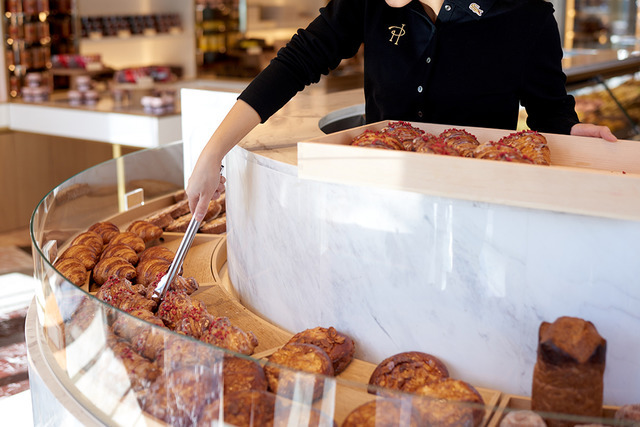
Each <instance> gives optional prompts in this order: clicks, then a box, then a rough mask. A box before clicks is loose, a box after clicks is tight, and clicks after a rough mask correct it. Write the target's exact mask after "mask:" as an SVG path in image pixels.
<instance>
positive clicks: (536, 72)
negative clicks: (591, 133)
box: [521, 7, 579, 135]
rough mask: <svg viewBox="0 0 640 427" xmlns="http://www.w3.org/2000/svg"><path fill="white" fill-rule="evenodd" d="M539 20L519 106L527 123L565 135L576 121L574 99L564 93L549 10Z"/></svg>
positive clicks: (559, 49)
mask: <svg viewBox="0 0 640 427" xmlns="http://www.w3.org/2000/svg"><path fill="white" fill-rule="evenodd" d="M549 9H550V12H549V13H548V14H547V15H546V18H545V19H544V22H540V26H539V29H540V32H539V33H538V34H537V36H536V37H537V39H536V40H535V41H534V42H533V43H532V48H531V52H528V55H526V58H527V60H526V61H527V63H526V64H524V65H525V67H524V69H525V72H524V76H523V81H524V82H525V83H524V86H523V87H524V93H523V96H522V101H521V102H522V105H523V106H524V107H525V109H526V110H527V125H528V126H529V127H530V128H531V129H534V130H537V131H540V132H549V133H558V134H567V135H568V134H569V133H570V132H571V127H573V125H575V124H576V123H579V119H578V115H577V114H576V111H575V99H574V98H573V96H571V95H569V94H567V91H566V80H567V76H566V75H565V74H564V71H563V70H562V43H561V41H560V33H559V30H558V25H557V22H556V20H555V18H554V17H553V9H552V7H549Z"/></svg>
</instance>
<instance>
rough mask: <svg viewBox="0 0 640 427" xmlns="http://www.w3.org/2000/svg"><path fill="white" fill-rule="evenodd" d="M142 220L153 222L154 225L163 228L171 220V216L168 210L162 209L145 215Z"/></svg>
mask: <svg viewBox="0 0 640 427" xmlns="http://www.w3.org/2000/svg"><path fill="white" fill-rule="evenodd" d="M144 221H146V222H148V223H149V224H153V225H155V226H156V227H160V228H162V229H163V230H164V228H165V227H166V226H167V225H169V224H171V222H172V221H173V217H172V216H171V213H170V212H168V211H167V210H165V209H163V210H161V211H160V212H156V213H154V214H153V215H151V216H148V217H146V218H145V219H144Z"/></svg>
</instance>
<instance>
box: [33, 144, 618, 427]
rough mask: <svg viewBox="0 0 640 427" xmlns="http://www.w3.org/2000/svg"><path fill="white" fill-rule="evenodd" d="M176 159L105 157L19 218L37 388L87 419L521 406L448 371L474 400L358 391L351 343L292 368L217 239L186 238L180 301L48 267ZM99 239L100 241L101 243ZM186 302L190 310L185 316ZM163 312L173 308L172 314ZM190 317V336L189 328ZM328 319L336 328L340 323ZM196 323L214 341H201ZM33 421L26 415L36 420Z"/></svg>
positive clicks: (298, 420)
mask: <svg viewBox="0 0 640 427" xmlns="http://www.w3.org/2000/svg"><path fill="white" fill-rule="evenodd" d="M182 165H183V152H182V144H181V143H175V144H171V145H167V146H163V147H162V148H155V149H148V150H142V151H137V152H134V153H131V154H128V155H126V156H123V157H120V158H117V159H114V160H110V161H108V162H105V163H102V164H100V165H97V166H95V167H93V168H91V169H88V170H86V171H84V172H82V173H80V174H78V175H76V176H74V177H73V178H71V179H69V180H67V181H65V182H64V183H62V184H60V185H59V186H58V187H56V188H54V189H53V190H52V191H51V192H50V193H49V194H47V195H46V196H45V197H44V198H43V199H42V201H41V202H40V203H39V204H38V206H37V207H36V209H35V211H34V213H33V216H32V221H31V237H32V243H33V254H34V259H35V277H36V279H37V280H38V285H37V289H36V296H35V299H34V302H33V304H32V310H34V311H35V312H36V313H37V316H34V318H31V319H29V320H28V322H27V329H28V332H29V333H28V336H32V337H35V338H32V339H35V340H37V341H38V343H39V348H40V354H31V358H32V359H33V358H37V359H39V360H40V362H41V363H44V364H46V366H48V369H49V370H50V371H51V373H52V376H51V378H52V379H51V380H50V381H51V386H52V387H53V383H55V384H56V385H57V386H60V387H62V388H63V389H64V390H65V391H66V394H67V395H69V396H71V400H73V402H74V404H75V405H77V406H79V407H80V408H82V410H84V411H86V412H87V413H89V414H91V415H92V417H94V418H95V419H96V420H97V422H98V424H104V425H222V422H223V421H224V422H225V423H226V424H225V425H253V426H263V425H272V424H273V425H295V426H301V425H314V426H315V425H322V426H331V425H344V426H350V425H365V424H363V422H364V421H363V420H369V421H368V422H369V423H368V424H366V425H427V424H428V425H435V426H437V425H451V424H449V421H450V420H451V419H454V420H455V425H474V426H498V425H499V424H500V422H501V420H502V418H503V417H505V416H506V415H507V414H508V413H509V412H515V411H520V410H523V409H527V408H528V407H529V406H528V405H530V402H529V399H528V398H526V397H518V396H513V395H506V394H504V393H502V392H501V391H499V390H492V389H485V388H482V387H474V386H472V385H470V384H468V383H465V382H464V381H463V380H462V379H459V380H458V379H456V381H459V382H456V384H458V385H460V386H462V385H463V384H464V385H466V386H469V389H470V390H474V391H473V393H474V396H476V398H474V399H462V400H461V401H455V400H448V399H442V397H441V396H440V397H439V398H433V397H430V394H429V393H428V392H424V393H423V394H419V393H407V392H399V391H392V390H390V389H389V388H384V387H381V386H378V385H370V384H369V382H370V379H371V378H372V376H373V373H374V371H376V370H377V369H378V368H379V367H380V366H382V367H384V366H385V364H384V363H383V362H381V363H380V365H376V364H373V363H370V362H365V361H363V360H360V359H359V357H358V351H357V349H358V343H356V344H355V349H356V351H355V355H354V354H353V353H351V356H353V358H351V357H347V359H346V360H347V361H348V363H347V365H346V368H345V366H342V367H341V368H340V369H339V370H338V368H336V369H335V370H334V369H328V368H326V367H325V368H323V369H315V368H314V369H310V368H309V366H310V365H314V364H315V362H313V363H311V362H309V361H315V360H325V358H326V356H327V355H328V353H327V354H325V356H317V357H319V358H320V359H316V356H315V355H317V354H319V353H318V352H317V350H316V349H318V347H314V346H308V347H313V350H309V352H305V353H304V354H305V356H304V357H303V359H304V360H305V361H306V362H305V363H306V364H305V363H302V364H296V363H294V362H291V360H287V358H286V357H280V358H274V357H273V355H274V354H279V355H282V354H283V352H282V351H281V350H282V349H283V348H284V347H285V346H287V344H288V343H289V342H290V340H291V339H292V338H293V334H292V333H290V332H289V331H284V330H282V329H280V328H278V327H277V326H275V325H273V324H271V323H270V322H269V321H268V319H262V318H260V317H258V316H257V315H255V314H253V313H251V312H250V311H249V310H248V309H247V308H245V307H243V306H242V304H241V303H240V301H239V300H238V299H237V298H236V297H235V296H234V293H233V286H232V284H230V283H228V277H227V276H226V275H225V269H226V261H227V260H226V252H225V242H226V240H225V239H226V236H225V234H224V233H218V234H213V235H202V234H200V233H199V235H198V236H197V237H196V240H195V241H194V243H193V246H192V247H191V249H190V252H189V255H188V256H187V258H186V260H185V264H184V268H183V271H182V273H181V276H182V277H190V278H193V279H194V280H195V282H196V283H197V285H198V286H197V288H198V289H197V290H195V292H194V291H193V289H192V292H191V293H189V292H185V293H184V294H186V296H185V295H183V294H181V293H180V292H178V291H175V294H181V295H183V296H182V297H183V302H184V301H189V304H187V305H186V306H184V305H183V306H180V305H178V304H176V305H175V306H174V307H171V306H164V307H165V308H166V310H163V309H162V307H163V304H165V303H166V302H167V301H169V299H170V297H169V296H166V297H165V299H164V300H163V301H158V300H157V298H153V297H152V298H147V296H148V293H146V291H145V290H143V289H142V288H141V287H140V286H136V284H140V283H139V282H138V280H137V279H134V277H135V276H131V277H129V279H127V278H126V276H122V277H121V276H119V273H113V274H112V275H110V276H109V277H108V278H107V280H106V282H104V283H103V284H101V285H99V286H98V279H97V278H96V277H97V276H96V275H97V273H96V270H95V269H93V270H89V268H88V267H89V266H87V265H84V268H85V274H87V275H85V276H82V277H81V279H80V281H76V280H75V276H74V275H73V274H72V273H66V274H65V275H63V274H62V273H61V271H62V270H63V268H62V267H61V266H60V265H59V264H57V261H59V260H60V259H64V258H65V257H64V256H63V254H64V253H65V251H66V250H68V249H69V248H70V247H74V245H77V244H78V243H77V242H78V240H77V238H78V237H79V236H80V235H81V234H87V233H88V232H89V231H90V229H91V230H95V228H93V226H95V225H96V224H98V223H111V224H113V225H115V226H116V227H117V228H118V233H121V234H124V233H125V231H124V230H129V226H130V225H131V224H133V222H135V221H138V220H143V219H146V218H149V217H150V216H151V215H154V214H156V213H158V212H159V211H162V210H163V209H164V208H166V207H167V206H172V205H173V204H174V202H175V197H176V194H178V193H180V192H181V191H182V189H183V169H182V168H183V166H182ZM96 233H97V232H96ZM100 236H101V237H102V240H103V242H102V243H103V244H104V241H105V240H108V239H107V238H106V237H105V236H106V235H104V234H101V235H100ZM182 236H183V233H181V232H166V231H165V232H164V233H163V234H162V235H161V236H159V237H158V236H155V237H153V239H151V240H148V241H146V242H145V244H144V249H142V248H141V249H140V250H139V251H137V254H140V255H141V254H142V252H144V251H145V250H147V249H149V248H154V247H165V248H167V249H170V250H172V251H174V250H175V248H176V247H177V245H178V244H179V242H180V240H181V238H182ZM87 246H89V244H87ZM265 250H268V248H265ZM131 263H132V264H135V263H134V262H133V261H131ZM138 265H139V261H138ZM65 271H67V270H65ZM89 271H91V272H92V273H89ZM134 271H135V268H134ZM74 282H75V283H74ZM155 283H157V281H156V282H153V281H152V282H151V287H153V286H154V284H155ZM148 289H149V287H148V286H147V288H146V290H148ZM171 298H173V297H171ZM185 307H186V308H185ZM189 310H191V311H189ZM193 310H196V311H197V312H198V313H199V314H201V315H202V317H198V316H192V315H186V314H185V313H192V314H193ZM176 312H178V313H182V314H185V316H178V317H172V315H175V314H176ZM171 319H173V320H171ZM203 319H204V320H203ZM202 322H205V323H206V322H209V323H207V325H208V326H207V328H209V329H206V328H204V329H202V325H203V323H202ZM198 325H199V326H200V327H201V328H200V331H201V332H200V334H196V333H192V331H194V330H195V329H197V328H198ZM212 325H217V326H215V327H213V326H212ZM334 326H335V328H336V329H337V330H338V331H334V332H336V333H338V332H339V329H340V325H334ZM414 327H417V326H414ZM216 328H217V329H216ZM205 330H206V331H213V333H214V335H215V336H214V337H213V338H211V339H204V338H203V337H204V336H205V335H206V333H205V332H203V331H205ZM190 331H191V332H190ZM235 333H238V334H240V335H233V334H235ZM230 334H231V335H233V336H245V337H246V336H249V337H251V335H253V337H254V338H255V339H256V340H257V341H256V342H254V343H253V344H252V345H251V346H249V347H250V348H249V349H248V350H247V347H242V346H234V345H233V344H232V343H231V342H230V341H225V340H226V338H227V337H228V336H229V335H230ZM243 334H244V335H243ZM334 337H335V335H334ZM250 341H252V339H250ZM336 341H339V342H344V341H345V337H342V338H341V340H336ZM223 344H224V345H223ZM303 345H308V344H303ZM31 348H34V347H33V346H32V345H30V349H31ZM230 348H232V349H230ZM287 348H288V346H287ZM285 353H286V352H285ZM311 353H312V354H311ZM310 354H311V355H310ZM321 354H324V353H321ZM327 360H328V359H327ZM343 360H344V359H343ZM331 362H333V359H331ZM325 365H326V364H325ZM302 366H304V367H305V368H304V369H303V368H302ZM333 366H335V365H333ZM307 371H313V373H310V372H307ZM336 372H338V373H337V374H336ZM448 375H449V374H448V373H447V375H443V376H441V377H438V381H440V380H443V381H444V380H445V379H446V377H448ZM451 376H452V377H453V376H454V374H453V373H452V374H451ZM449 379H451V378H449ZM405 380H406V381H408V380H409V378H408V377H406V378H404V380H403V381H405ZM477 396H480V398H479V399H478V398H477ZM38 397H39V396H38V394H37V393H35V390H34V393H33V399H34V408H38V407H41V405H40V404H39V402H38V401H37V400H38ZM615 410H616V409H615V408H612V407H605V408H604V409H603V413H602V415H603V416H604V417H606V418H607V419H606V420H605V419H600V418H592V417H591V418H589V417H584V418H580V417H575V416H570V417H567V416H566V415H561V414H551V413H547V414H541V415H544V416H545V418H546V419H547V420H548V421H549V420H561V419H567V418H568V419H570V420H572V421H574V422H578V421H579V422H581V423H583V424H589V423H606V424H607V425H614V424H615V425H625V423H624V422H623V421H619V420H613V415H614V413H615ZM367 414H368V415H367ZM41 416H43V415H42V413H38V412H37V411H35V413H34V420H35V421H36V424H37V423H38V421H39V420H40V418H39V417H41ZM40 421H43V422H44V421H45V420H40ZM47 421H50V420H47Z"/></svg>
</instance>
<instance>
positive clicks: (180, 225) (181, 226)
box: [164, 213, 193, 233]
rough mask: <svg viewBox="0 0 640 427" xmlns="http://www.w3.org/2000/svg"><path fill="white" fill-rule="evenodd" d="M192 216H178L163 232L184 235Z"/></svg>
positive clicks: (189, 214)
mask: <svg viewBox="0 0 640 427" xmlns="http://www.w3.org/2000/svg"><path fill="white" fill-rule="evenodd" d="M192 216H193V215H192V214H191V213H188V214H186V215H182V216H179V217H178V218H176V219H174V220H173V221H172V222H171V224H169V225H167V226H166V227H165V229H164V230H165V231H169V232H173V233H184V232H185V231H187V228H188V227H189V222H191V217H192Z"/></svg>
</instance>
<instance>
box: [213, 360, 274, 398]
mask: <svg viewBox="0 0 640 427" xmlns="http://www.w3.org/2000/svg"><path fill="white" fill-rule="evenodd" d="M222 375H223V377H224V391H223V392H224V394H225V395H227V394H230V393H234V392H236V391H243V390H262V391H267V388H268V384H267V377H266V376H265V375H264V370H263V369H262V366H260V365H259V364H258V363H256V362H255V361H253V360H251V359H245V358H243V357H236V356H231V355H225V356H224V360H223V366H222Z"/></svg>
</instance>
